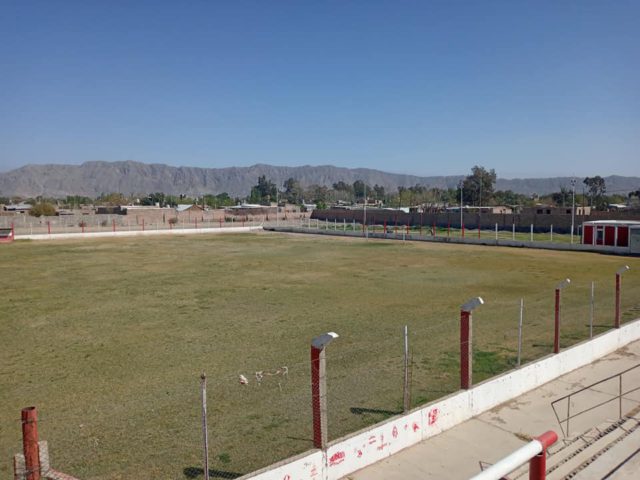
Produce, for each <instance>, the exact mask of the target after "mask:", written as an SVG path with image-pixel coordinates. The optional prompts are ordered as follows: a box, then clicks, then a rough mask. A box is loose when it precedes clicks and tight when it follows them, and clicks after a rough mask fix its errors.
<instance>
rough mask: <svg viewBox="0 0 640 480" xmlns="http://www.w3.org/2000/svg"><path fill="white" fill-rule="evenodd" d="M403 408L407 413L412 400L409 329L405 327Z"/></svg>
mask: <svg viewBox="0 0 640 480" xmlns="http://www.w3.org/2000/svg"><path fill="white" fill-rule="evenodd" d="M403 406H404V411H405V413H406V412H408V411H409V409H410V408H411V398H410V395H409V327H407V325H405V326H404V388H403Z"/></svg>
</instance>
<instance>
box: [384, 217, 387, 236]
mask: <svg viewBox="0 0 640 480" xmlns="http://www.w3.org/2000/svg"><path fill="white" fill-rule="evenodd" d="M384 234H385V235H386V234H387V221H386V220H385V221H384Z"/></svg>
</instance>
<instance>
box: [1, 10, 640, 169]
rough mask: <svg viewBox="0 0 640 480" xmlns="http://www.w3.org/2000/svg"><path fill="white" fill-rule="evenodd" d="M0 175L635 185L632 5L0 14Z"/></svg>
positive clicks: (637, 101)
mask: <svg viewBox="0 0 640 480" xmlns="http://www.w3.org/2000/svg"><path fill="white" fill-rule="evenodd" d="M0 62H1V63H0V64H1V65H2V68H1V73H0V171H6V170H9V169H12V168H16V167H18V166H21V165H24V164H28V163H72V164H76V163H82V162H84V161H89V160H107V161H115V160H129V159H131V160H137V161H142V162H147V163H168V164H171V165H187V166H202V167H224V166H247V165H252V164H254V163H270V164H275V165H305V164H311V165H321V164H333V165H339V166H345V167H369V168H377V169H381V170H386V171H393V172H404V173H414V174H419V175H440V174H442V175H449V174H463V173H467V172H468V171H469V170H470V168H471V167H472V166H473V165H475V164H479V165H484V166H486V167H487V168H495V169H496V171H497V172H498V175H499V176H501V177H507V178H513V177H531V176H556V175H578V176H582V175H596V174H600V175H603V176H604V175H608V174H621V175H640V2H639V1H637V0H634V1H625V0H615V1H610V0H609V1H601V2H594V1H588V0H580V1H561V0H554V1H548V2H544V1H530V2H524V1H517V0H505V1H467V2H465V1H456V0H449V1H437V2H428V1H424V0H416V1H402V0H393V1H374V0H362V1H349V0H339V1H322V0H313V1H302V0H298V1H277V0H273V1H265V0H257V1H251V2H249V1H242V0H232V1H226V2H222V1H213V0H202V1H195V0H184V1H175V2H167V1H161V0H154V1H148V2H147V1H139V0H136V1H115V0H110V1H104V0H101V1H92V0H82V1H63V0H56V1H51V0H47V1H42V2H36V1H28V0H20V1H7V0H5V1H3V2H2V14H1V15H0Z"/></svg>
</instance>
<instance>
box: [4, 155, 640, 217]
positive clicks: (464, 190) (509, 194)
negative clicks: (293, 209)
mask: <svg viewBox="0 0 640 480" xmlns="http://www.w3.org/2000/svg"><path fill="white" fill-rule="evenodd" d="M496 179H497V175H496V172H495V170H493V169H491V170H487V169H486V168H484V167H482V166H477V165H476V166H474V167H473V168H472V169H471V173H470V175H468V176H466V177H464V178H463V179H462V180H461V181H460V183H459V184H458V186H457V188H446V189H443V188H437V187H427V186H425V185H419V184H416V185H413V186H409V187H404V186H400V187H398V188H397V190H395V191H388V190H386V189H385V187H384V186H382V185H378V184H375V185H368V184H366V183H365V182H363V181H362V180H356V181H355V182H353V183H346V182H344V181H339V182H336V183H334V184H333V185H332V186H331V187H328V186H325V185H309V186H303V185H302V184H301V183H300V182H299V181H298V180H296V179H295V178H288V179H287V180H285V182H284V183H283V184H282V187H281V188H279V187H278V186H277V185H276V184H275V182H273V181H272V180H271V179H268V178H266V176H264V175H262V176H260V177H258V181H257V183H256V185H254V186H253V187H252V188H251V192H250V194H249V196H248V197H245V198H239V197H235V198H232V197H231V196H230V195H229V194H227V193H226V192H223V193H219V194H217V195H214V194H205V195H203V196H200V197H190V196H187V195H167V194H164V193H162V192H155V193H151V194H149V195H147V196H145V197H133V196H130V197H127V196H125V195H123V194H121V193H103V194H101V195H99V196H98V197H97V198H96V199H91V198H89V197H86V196H77V195H76V196H68V197H66V199H62V200H60V199H45V198H42V197H38V198H36V199H26V200H25V201H26V202H27V203H30V204H32V205H33V207H34V208H32V213H33V214H36V215H46V214H47V212H51V210H52V209H54V208H55V207H54V206H57V207H59V208H73V207H78V206H80V205H89V204H93V205H127V204H141V205H159V206H161V207H175V206H177V205H178V204H192V203H197V204H200V205H203V206H206V207H210V208H221V207H226V206H232V205H236V204H238V203H240V202H241V201H243V200H247V201H248V202H249V203H258V204H263V205H269V204H270V203H271V202H276V201H277V202H279V203H284V202H286V203H291V204H298V205H299V204H302V203H305V202H306V203H314V204H316V205H317V207H318V208H325V207H326V206H327V205H330V204H336V203H340V202H344V203H348V204H350V203H362V202H364V199H365V198H366V199H367V201H368V202H376V203H378V204H381V205H383V206H385V207H406V206H413V205H424V206H426V207H427V208H434V209H437V208H441V207H444V206H448V205H459V204H460V199H461V198H462V202H463V204H464V205H471V206H489V205H520V206H528V205H534V204H535V203H544V204H551V205H556V206H563V207H564V206H568V205H571V204H572V202H573V201H575V202H576V204H577V205H590V206H592V207H595V208H598V209H603V208H605V207H606V206H607V204H609V203H625V202H626V201H627V200H629V199H631V200H632V201H633V200H635V201H636V202H638V201H640V189H638V190H637V191H635V192H631V193H629V195H628V197H626V196H623V195H609V196H607V195H606V182H605V180H604V179H603V178H602V177H601V176H595V177H586V178H585V179H584V180H583V182H582V184H583V188H582V189H581V190H582V193H581V192H579V191H578V190H579V188H577V187H579V186H577V185H576V184H575V182H573V184H572V185H567V186H563V187H561V188H560V191H559V192H555V193H553V194H550V195H546V196H542V197H539V196H537V195H523V194H519V193H515V192H513V191H511V190H506V191H501V190H498V191H496V190H495V184H496ZM574 195H575V196H574ZM12 200H13V201H16V200H22V199H9V198H3V197H0V203H11V201H12Z"/></svg>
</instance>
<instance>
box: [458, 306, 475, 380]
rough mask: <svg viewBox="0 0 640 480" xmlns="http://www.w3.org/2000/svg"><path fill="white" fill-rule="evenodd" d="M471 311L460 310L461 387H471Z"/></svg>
mask: <svg viewBox="0 0 640 480" xmlns="http://www.w3.org/2000/svg"><path fill="white" fill-rule="evenodd" d="M471 360H472V358H471V312H465V311H464V310H461V311H460V388H462V389H464V390H468V389H469V388H471V382H472V379H471V377H472V372H471Z"/></svg>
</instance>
